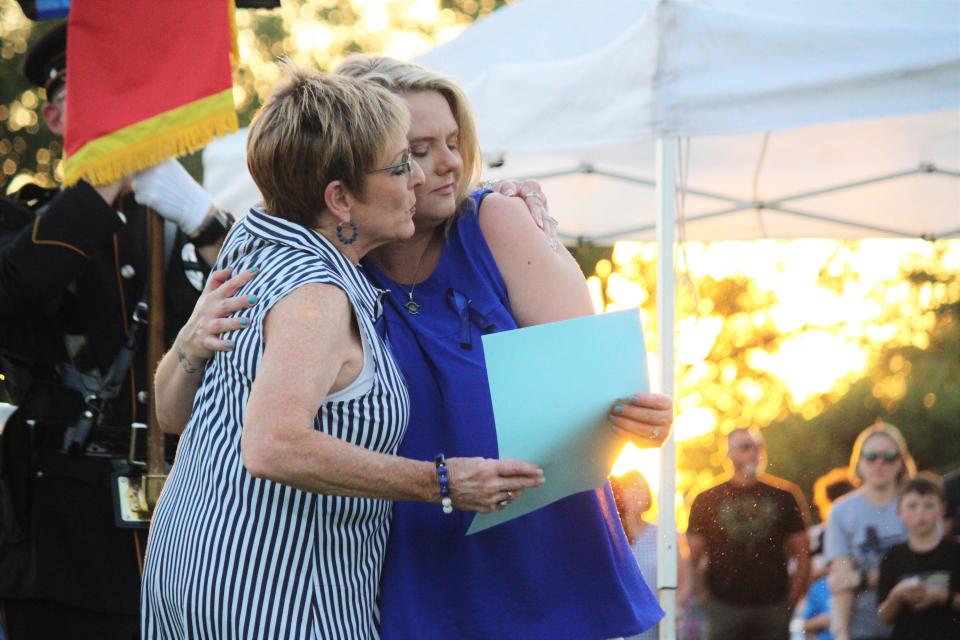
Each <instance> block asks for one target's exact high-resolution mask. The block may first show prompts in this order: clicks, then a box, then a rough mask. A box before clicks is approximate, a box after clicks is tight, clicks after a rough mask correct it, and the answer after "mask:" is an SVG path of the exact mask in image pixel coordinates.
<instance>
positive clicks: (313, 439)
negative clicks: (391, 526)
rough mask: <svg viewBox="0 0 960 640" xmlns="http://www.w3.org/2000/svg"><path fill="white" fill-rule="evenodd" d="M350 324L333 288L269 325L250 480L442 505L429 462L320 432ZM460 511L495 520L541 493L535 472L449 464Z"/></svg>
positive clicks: (244, 442) (247, 425) (248, 454)
mask: <svg viewBox="0 0 960 640" xmlns="http://www.w3.org/2000/svg"><path fill="white" fill-rule="evenodd" d="M353 331H354V329H353V315H352V310H351V307H350V303H349V301H348V300H347V297H346V294H345V293H344V292H343V291H342V290H340V289H338V288H336V287H334V286H331V285H324V284H310V285H304V286H302V287H300V288H298V289H296V290H295V291H293V292H292V293H290V294H289V295H287V296H285V297H284V298H283V299H281V300H280V301H279V302H277V303H276V304H275V305H274V306H273V308H272V309H271V310H270V311H269V312H268V313H267V315H266V318H265V320H264V351H263V356H262V358H261V362H260V368H259V370H258V372H257V377H256V380H254V383H253V387H252V388H251V390H250V396H249V400H248V402H247V407H246V413H245V415H244V421H243V432H242V436H241V443H240V449H241V455H242V458H243V463H244V466H245V467H246V469H247V471H248V472H249V473H250V474H251V475H253V476H254V477H258V478H269V479H271V480H274V481H277V482H281V483H284V484H287V485H290V486H293V487H296V488H298V489H303V490H306V491H311V492H316V493H327V494H336V495H346V496H358V497H375V498H383V499H390V500H419V501H426V502H439V501H440V493H439V489H438V484H437V476H436V470H435V466H434V463H433V462H432V461H420V460H411V459H408V458H402V457H400V456H394V455H386V454H382V453H378V452H375V451H371V450H369V449H365V448H363V447H359V446H356V445H353V444H350V443H348V442H345V441H344V440H341V439H339V438H335V437H333V436H330V435H328V434H325V433H322V432H320V431H317V430H316V429H314V420H315V417H316V414H317V412H318V411H319V409H320V406H321V404H322V402H323V401H324V398H325V397H326V396H327V395H328V393H329V392H330V391H331V390H335V389H337V388H343V387H345V386H346V385H347V384H349V382H350V381H349V380H344V379H342V367H343V365H344V364H345V363H347V362H349V361H350V360H349V358H350V357H351V356H350V349H354V348H355V347H353V346H351V345H354V344H356V343H357V342H359V339H358V338H353V337H352V332H353ZM447 468H448V470H449V478H450V485H449V486H450V493H451V496H450V497H451V498H452V500H453V504H454V506H455V507H457V508H459V509H465V510H470V511H480V512H490V511H492V510H494V509H495V508H496V505H497V503H498V502H500V501H502V500H505V499H508V498H510V496H508V493H507V492H511V493H512V498H516V497H517V496H518V495H519V494H520V493H521V492H522V491H524V490H526V489H530V488H534V487H537V486H539V485H540V484H542V482H543V475H542V471H541V470H540V469H539V467H537V466H536V465H533V464H530V463H526V462H520V461H515V460H485V459H481V458H450V459H448V461H447Z"/></svg>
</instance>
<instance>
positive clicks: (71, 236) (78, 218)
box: [0, 180, 123, 319]
mask: <svg viewBox="0 0 960 640" xmlns="http://www.w3.org/2000/svg"><path fill="white" fill-rule="evenodd" d="M119 186H120V183H119V182H117V183H113V184H111V185H107V186H105V187H98V188H96V189H95V188H94V187H91V186H90V185H89V184H87V183H86V182H84V181H82V180H81V181H80V182H79V183H77V185H76V186H73V187H70V188H69V189H65V190H64V191H62V192H61V193H59V194H57V195H56V196H55V197H54V198H53V199H52V200H51V201H50V202H49V203H48V204H47V206H46V208H45V209H44V211H43V213H42V215H40V216H39V217H36V218H35V219H34V220H33V221H32V224H27V225H26V226H24V227H23V228H21V229H20V230H19V231H17V232H16V233H15V235H14V237H12V238H10V239H9V240H8V241H6V242H4V244H3V247H2V248H0V318H2V317H10V316H16V317H18V318H20V319H23V318H24V317H44V316H48V315H50V314H53V313H55V312H56V309H57V305H58V301H59V299H60V296H61V295H62V294H63V292H64V291H65V290H66V288H67V286H68V285H69V284H70V283H71V282H73V281H74V280H75V279H76V277H77V274H78V273H80V272H82V271H83V269H84V268H86V264H87V261H88V260H89V257H90V256H91V255H92V254H94V253H96V252H98V251H101V250H105V249H108V248H109V247H110V242H111V238H112V237H113V234H114V233H115V232H116V231H118V230H119V229H120V228H121V227H122V226H123V220H122V218H121V217H120V216H119V215H118V214H117V212H116V211H115V210H114V209H113V207H112V206H111V204H110V203H111V202H112V201H113V199H114V198H115V197H116V194H117V192H118V191H119Z"/></svg>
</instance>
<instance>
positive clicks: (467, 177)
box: [335, 54, 483, 203]
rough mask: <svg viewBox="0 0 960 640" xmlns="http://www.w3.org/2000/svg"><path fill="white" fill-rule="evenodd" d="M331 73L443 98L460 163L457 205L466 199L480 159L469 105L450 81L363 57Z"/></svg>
mask: <svg viewBox="0 0 960 640" xmlns="http://www.w3.org/2000/svg"><path fill="white" fill-rule="evenodd" d="M335 73H337V74H340V75H344V76H350V77H352V78H363V79H364V80H369V81H370V82H374V83H376V84H378V85H380V86H381V87H384V88H385V89H389V90H390V91H392V92H394V93H397V94H403V93H414V92H417V91H436V92H437V93H439V94H440V95H441V96H443V99H444V100H446V101H447V104H448V105H449V106H450V111H451V112H452V113H453V119H454V120H456V122H457V129H458V130H459V133H458V135H457V147H458V148H459V151H460V158H461V159H462V160H463V175H462V176H460V181H459V182H458V183H457V202H458V203H459V202H461V201H462V200H463V199H464V198H466V197H467V194H468V193H469V192H470V187H471V185H473V183H475V182H476V181H477V180H478V179H479V178H480V170H481V164H482V162H483V157H482V156H481V154H480V143H479V142H478V140H477V127H476V124H475V121H474V118H473V112H472V110H471V109H470V103H469V101H468V100H467V96H466V94H465V93H464V92H463V90H462V89H461V88H460V87H459V86H458V85H457V83H456V82H454V81H453V79H451V78H448V77H447V76H444V75H442V74H439V73H436V72H434V71H430V70H429V69H426V68H424V67H421V66H420V65H418V64H414V63H412V62H403V61H402V60H396V59H394V58H388V57H386V56H371V55H365V54H355V55H352V56H350V57H348V58H347V59H346V60H344V61H343V63H341V64H340V66H338V67H337V69H336V71H335Z"/></svg>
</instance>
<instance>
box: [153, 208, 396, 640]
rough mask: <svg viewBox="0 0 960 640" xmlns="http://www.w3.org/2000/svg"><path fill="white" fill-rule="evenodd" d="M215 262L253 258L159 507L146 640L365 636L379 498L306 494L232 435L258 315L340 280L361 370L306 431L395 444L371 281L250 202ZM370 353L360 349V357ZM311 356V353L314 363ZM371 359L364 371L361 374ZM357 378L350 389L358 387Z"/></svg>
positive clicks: (390, 376) (391, 391)
mask: <svg viewBox="0 0 960 640" xmlns="http://www.w3.org/2000/svg"><path fill="white" fill-rule="evenodd" d="M219 263H220V264H219V265H218V268H223V267H224V266H229V267H231V268H234V269H247V268H250V267H252V266H256V267H257V268H258V270H259V273H258V275H257V276H256V278H254V279H253V281H252V282H250V283H249V284H248V285H246V287H245V288H244V290H243V291H242V294H243V295H247V294H253V295H256V296H257V298H258V302H257V304H256V305H254V306H253V307H252V308H250V309H248V310H246V311H244V312H242V313H244V314H245V315H246V317H247V318H248V319H249V325H248V326H247V328H246V329H243V330H242V331H237V332H234V333H233V334H232V335H231V336H229V337H230V338H231V339H233V340H234V341H235V348H234V350H233V351H232V352H222V353H217V355H216V356H215V357H214V359H213V360H212V362H211V363H210V364H209V365H208V366H207V368H206V370H205V372H204V374H203V382H202V384H201V387H200V389H199V391H198V392H197V396H196V398H195V399H194V405H193V413H192V416H191V418H190V422H189V424H188V425H187V427H186V430H185V431H184V433H183V436H182V438H181V440H180V446H179V449H178V450H177V457H176V461H175V463H174V466H173V470H172V472H171V474H170V477H169V478H168V480H167V484H166V487H165V488H164V491H163V495H162V497H161V499H160V502H159V504H158V506H157V510H156V514H155V516H154V520H153V526H152V531H151V534H150V541H149V545H148V549H147V563H146V567H145V570H144V578H143V599H142V614H143V622H142V629H143V637H144V638H163V639H164V640H169V639H172V638H185V639H187V638H188V639H190V640H195V639H200V638H238V639H245V638H251V639H253V638H324V639H329V638H349V639H351V640H352V639H357V638H369V637H375V635H376V632H375V631H374V615H375V600H376V594H377V584H378V581H379V578H380V570H381V564H382V560H383V553H384V547H385V545H386V541H387V535H388V533H389V528H390V508H391V503H390V502H389V501H386V500H375V499H365V498H348V497H340V496H328V495H319V494H314V493H309V492H305V491H300V490H297V489H293V488H291V487H288V486H286V485H283V484H279V483H277V482H272V481H269V480H263V479H257V478H254V477H253V476H251V475H250V474H248V473H247V471H246V469H245V468H244V466H243V461H242V459H241V456H240V434H241V428H242V425H243V416H244V412H245V408H246V404H247V400H248V398H249V395H250V388H251V385H252V384H253V379H254V377H255V376H256V373H257V369H258V367H259V363H260V359H261V357H262V356H263V332H262V329H263V320H264V316H265V315H266V313H267V311H268V310H269V309H270V308H271V307H272V306H273V304H274V303H276V302H277V301H278V300H279V299H280V298H282V297H283V296H285V295H287V294H288V293H290V292H291V291H293V290H294V289H296V288H297V287H299V286H302V285H304V284H309V283H318V282H322V283H330V284H334V285H336V286H338V287H340V288H341V289H343V290H344V291H345V292H346V294H347V296H348V298H349V299H350V302H351V303H352V305H353V309H354V313H355V316H356V318H357V322H358V324H359V326H360V333H361V337H362V339H363V345H364V355H365V364H364V370H365V371H364V373H361V375H360V377H359V378H358V380H360V381H362V382H360V383H359V385H358V384H357V383H355V384H354V385H350V387H348V388H347V389H345V390H344V391H342V392H338V393H337V394H334V395H333V396H330V397H328V398H327V400H326V401H325V402H324V404H323V405H322V407H321V409H320V411H319V413H318V414H317V417H316V419H315V421H314V428H315V429H318V430H321V431H323V432H325V433H328V434H330V435H333V436H336V437H338V438H341V439H343V440H346V441H347V442H351V443H354V444H357V445H360V446H363V447H366V448H368V449H372V450H374V451H380V452H384V453H394V452H395V451H396V448H397V445H398V443H399V442H400V439H401V437H402V436H403V432H404V429H405V428H406V424H407V418H408V414H409V401H408V397H407V390H406V387H405V386H404V383H403V380H402V377H401V374H400V372H399V370H398V369H397V367H396V364H395V363H394V361H393V359H392V358H391V356H390V354H389V353H388V351H387V348H386V347H385V345H384V343H383V341H382V340H381V339H380V337H379V336H378V332H377V331H376V327H375V325H374V319H375V318H379V316H380V313H381V307H380V295H381V293H382V292H381V291H380V290H379V289H377V288H375V287H374V286H373V285H371V284H370V283H369V282H368V281H367V279H366V277H365V276H364V275H363V273H361V272H360V271H359V270H358V269H357V267H356V266H354V265H353V264H351V263H350V262H349V261H348V260H347V259H346V258H345V257H344V256H343V255H342V254H341V253H340V252H339V251H337V250H336V248H334V246H333V245H332V244H331V243H330V242H328V241H327V240H326V239H325V238H323V237H322V236H320V235H319V234H317V233H315V232H313V231H310V230H308V229H305V228H304V227H302V226H300V225H297V224H294V223H291V222H288V221H286V220H282V219H279V218H275V217H273V216H270V215H267V214H266V213H263V212H262V211H258V210H253V211H252V212H251V213H250V214H249V215H247V216H246V217H245V218H244V219H243V221H242V222H240V223H238V224H237V225H236V226H235V228H234V230H233V232H232V233H231V234H230V237H229V238H228V240H227V243H226V245H225V246H224V248H223V250H222V251H221V256H220V260H219ZM371 356H372V357H371ZM317 366H322V363H317ZM369 367H374V368H375V370H374V371H373V375H372V376H370V375H364V374H365V373H369ZM357 386H359V387H360V388H359V389H358V388H356V387H357Z"/></svg>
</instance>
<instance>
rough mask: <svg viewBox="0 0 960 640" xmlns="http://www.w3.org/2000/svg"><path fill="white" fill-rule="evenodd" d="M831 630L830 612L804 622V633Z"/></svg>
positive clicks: (819, 614)
mask: <svg viewBox="0 0 960 640" xmlns="http://www.w3.org/2000/svg"><path fill="white" fill-rule="evenodd" d="M829 628H830V612H829V611H827V612H825V613H818V614H817V615H815V616H812V617H810V618H807V619H806V620H804V621H803V631H804V633H819V632H820V631H826V630H827V629H829Z"/></svg>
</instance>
